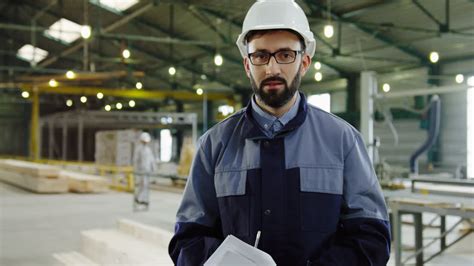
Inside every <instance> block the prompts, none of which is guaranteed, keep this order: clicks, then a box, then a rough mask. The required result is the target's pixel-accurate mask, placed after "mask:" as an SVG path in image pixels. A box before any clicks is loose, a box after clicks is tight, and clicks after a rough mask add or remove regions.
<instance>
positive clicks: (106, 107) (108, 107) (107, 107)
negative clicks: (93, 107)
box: [104, 104, 112, 112]
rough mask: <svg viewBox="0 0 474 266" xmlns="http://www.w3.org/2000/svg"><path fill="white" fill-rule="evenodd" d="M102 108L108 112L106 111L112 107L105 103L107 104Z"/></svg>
mask: <svg viewBox="0 0 474 266" xmlns="http://www.w3.org/2000/svg"><path fill="white" fill-rule="evenodd" d="M104 109H105V111H107V112H108V111H110V110H112V107H111V106H110V105H108V104H107V105H106V106H105V107H104Z"/></svg>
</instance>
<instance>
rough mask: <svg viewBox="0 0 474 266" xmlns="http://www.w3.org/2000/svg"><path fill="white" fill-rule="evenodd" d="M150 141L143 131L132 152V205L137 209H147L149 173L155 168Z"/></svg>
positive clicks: (149, 137) (148, 135)
mask: <svg viewBox="0 0 474 266" xmlns="http://www.w3.org/2000/svg"><path fill="white" fill-rule="evenodd" d="M150 141H151V136H150V134H148V133H147V132H143V133H142V134H141V135H140V139H139V143H138V144H137V146H136V147H135V150H134V152H133V169H134V173H135V174H134V177H135V193H134V206H135V209H138V210H141V209H148V205H149V184H150V175H151V174H152V173H153V172H154V171H155V170H156V161H155V156H154V155H153V152H152V150H151V147H150Z"/></svg>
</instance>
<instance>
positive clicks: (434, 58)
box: [430, 52, 439, 63]
mask: <svg viewBox="0 0 474 266" xmlns="http://www.w3.org/2000/svg"><path fill="white" fill-rule="evenodd" d="M438 60H439V54H438V53H437V52H431V53H430V61H431V63H436V62H438Z"/></svg>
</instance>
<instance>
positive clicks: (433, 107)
mask: <svg viewBox="0 0 474 266" xmlns="http://www.w3.org/2000/svg"><path fill="white" fill-rule="evenodd" d="M428 119H429V127H428V139H427V140H426V141H425V143H423V145H421V147H420V148H418V149H417V150H416V151H415V152H414V153H413V154H412V155H411V156H410V172H411V173H414V174H418V157H419V156H420V155H421V154H422V153H424V152H426V151H428V150H429V149H430V148H431V147H432V146H433V145H434V144H435V142H436V139H437V138H438V135H439V128H440V122H441V99H440V98H439V96H438V95H434V96H433V97H432V98H431V103H430V110H429V111H428Z"/></svg>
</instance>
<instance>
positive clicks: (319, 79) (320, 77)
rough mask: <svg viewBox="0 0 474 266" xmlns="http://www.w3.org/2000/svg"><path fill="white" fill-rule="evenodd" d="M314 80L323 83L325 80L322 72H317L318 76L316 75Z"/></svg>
mask: <svg viewBox="0 0 474 266" xmlns="http://www.w3.org/2000/svg"><path fill="white" fill-rule="evenodd" d="M314 79H315V80H316V81H318V82H319V81H321V80H322V79H323V74H322V73H321V72H316V74H314Z"/></svg>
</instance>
